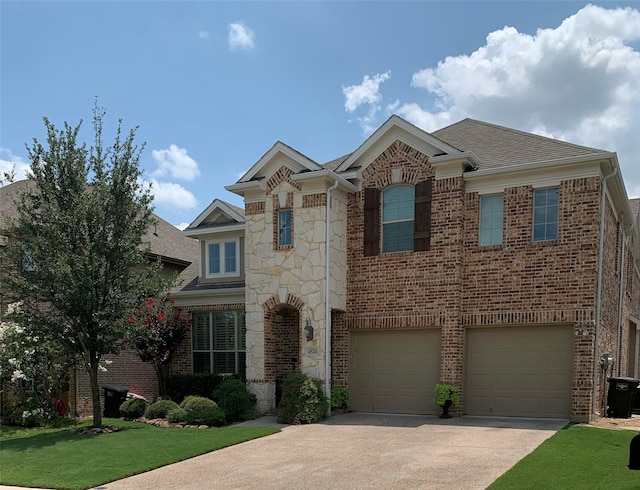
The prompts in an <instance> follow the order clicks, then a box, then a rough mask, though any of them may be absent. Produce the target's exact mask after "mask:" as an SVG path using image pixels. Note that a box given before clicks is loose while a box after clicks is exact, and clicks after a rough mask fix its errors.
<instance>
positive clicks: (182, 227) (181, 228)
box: [173, 221, 191, 230]
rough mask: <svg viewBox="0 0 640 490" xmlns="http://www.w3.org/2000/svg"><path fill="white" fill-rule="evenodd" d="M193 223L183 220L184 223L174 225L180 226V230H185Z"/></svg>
mask: <svg viewBox="0 0 640 490" xmlns="http://www.w3.org/2000/svg"><path fill="white" fill-rule="evenodd" d="M190 224H191V223H187V222H186V221H183V222H182V223H180V224H179V225H173V226H175V227H176V228H178V230H184V229H185V228H186V227H187V226H189V225H190Z"/></svg>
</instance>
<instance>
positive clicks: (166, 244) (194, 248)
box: [0, 180, 198, 265]
mask: <svg viewBox="0 0 640 490" xmlns="http://www.w3.org/2000/svg"><path fill="white" fill-rule="evenodd" d="M34 185H35V184H34V182H33V181H32V180H19V181H17V182H13V183H12V184H8V185H5V186H3V187H0V230H2V229H4V228H5V225H6V218H7V217H9V218H12V219H15V218H17V217H18V211H17V207H16V200H17V198H18V196H19V195H20V193H21V192H23V191H24V190H27V189H28V188H30V187H32V186H34ZM154 218H155V219H156V221H157V225H155V226H153V225H152V226H151V228H150V229H149V230H148V231H147V233H146V234H145V235H144V237H143V238H142V242H143V244H146V243H149V245H150V249H151V253H152V254H154V255H160V256H163V257H166V258H169V259H174V260H175V261H178V262H180V263H184V264H185V265H186V264H188V263H192V262H197V260H198V242H197V240H194V239H192V238H189V237H186V236H184V235H183V233H182V231H180V230H179V229H178V228H176V227H175V226H173V225H172V224H170V223H168V222H167V221H165V220H164V219H162V218H160V217H159V216H158V215H156V214H154Z"/></svg>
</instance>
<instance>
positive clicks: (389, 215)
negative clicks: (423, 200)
mask: <svg viewBox="0 0 640 490" xmlns="http://www.w3.org/2000/svg"><path fill="white" fill-rule="evenodd" d="M414 195H415V190H414V187H413V186H411V185H397V186H394V187H390V188H389V189H387V190H385V191H384V193H383V198H382V201H383V202H382V206H383V208H382V221H383V222H387V221H398V220H412V219H413V212H414Z"/></svg>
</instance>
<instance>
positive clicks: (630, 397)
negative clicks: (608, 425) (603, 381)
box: [607, 378, 640, 419]
mask: <svg viewBox="0 0 640 490" xmlns="http://www.w3.org/2000/svg"><path fill="white" fill-rule="evenodd" d="M638 384H640V379H636V378H609V392H608V394H607V395H608V396H607V405H608V408H607V417H614V418H618V419H628V418H629V417H631V411H632V410H633V403H634V398H635V394H636V390H637V388H638Z"/></svg>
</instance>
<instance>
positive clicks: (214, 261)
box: [209, 243, 220, 274]
mask: <svg viewBox="0 0 640 490" xmlns="http://www.w3.org/2000/svg"><path fill="white" fill-rule="evenodd" d="M219 272H220V244H219V243H210V244H209V274H218V273H219Z"/></svg>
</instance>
